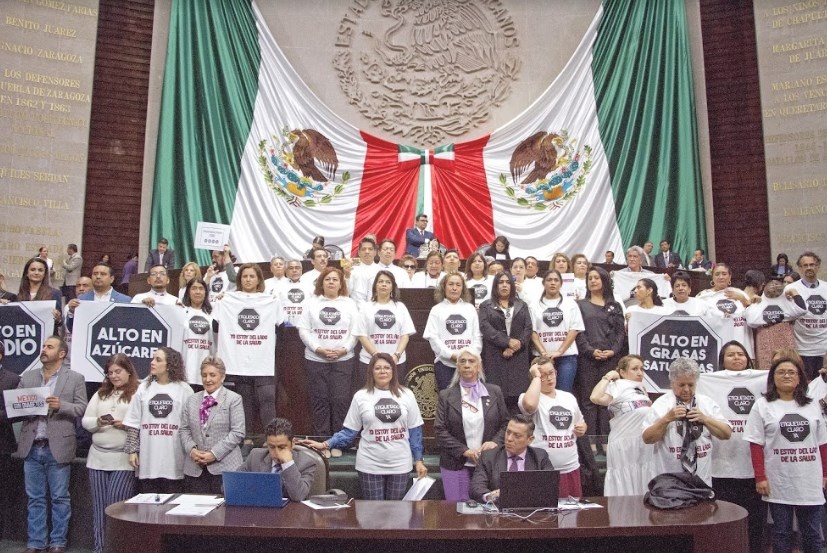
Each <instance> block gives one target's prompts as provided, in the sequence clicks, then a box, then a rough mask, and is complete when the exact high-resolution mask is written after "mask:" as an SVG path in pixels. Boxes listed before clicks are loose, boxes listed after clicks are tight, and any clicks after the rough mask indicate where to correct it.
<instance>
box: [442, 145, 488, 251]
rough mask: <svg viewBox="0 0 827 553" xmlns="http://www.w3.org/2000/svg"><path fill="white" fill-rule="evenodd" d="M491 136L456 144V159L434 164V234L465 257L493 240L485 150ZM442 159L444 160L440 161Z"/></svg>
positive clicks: (446, 245)
mask: <svg viewBox="0 0 827 553" xmlns="http://www.w3.org/2000/svg"><path fill="white" fill-rule="evenodd" d="M489 138H490V135H488V136H483V137H482V138H478V139H476V140H472V141H470V142H463V143H461V144H455V145H454V162H453V163H446V162H445V161H444V160H440V159H439V158H437V159H436V160H435V161H434V165H433V166H432V170H431V175H432V179H433V191H432V196H433V206H434V215H433V220H434V234H435V235H436V237H437V238H438V239H439V241H440V242H441V243H442V244H444V245H445V247H447V248H456V249H457V250H459V255H460V257H462V258H467V257H468V256H469V255H471V254H472V253H474V251H475V250H476V249H477V248H479V247H480V246H481V245H483V244H490V243H491V242H492V241H493V240H494V215H493V210H492V207H491V196H490V195H489V193H488V181H487V179H486V175H485V165H484V162H483V157H482V152H483V150H484V149H485V146H486V145H487V144H488V139H489ZM440 161H442V162H440Z"/></svg>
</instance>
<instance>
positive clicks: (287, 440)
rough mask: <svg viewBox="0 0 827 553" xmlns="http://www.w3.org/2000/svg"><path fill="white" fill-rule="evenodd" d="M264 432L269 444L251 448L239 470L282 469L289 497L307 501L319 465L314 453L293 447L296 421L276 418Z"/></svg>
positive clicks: (270, 470)
mask: <svg viewBox="0 0 827 553" xmlns="http://www.w3.org/2000/svg"><path fill="white" fill-rule="evenodd" d="M264 434H265V436H266V442H265V443H266V444H267V447H266V448H263V447H258V448H256V449H254V450H252V451H251V452H250V455H248V456H247V460H246V461H244V464H243V465H241V468H239V469H238V470H239V471H241V472H280V473H281V484H282V487H283V488H284V493H286V494H287V497H289V498H290V501H304V500H305V499H307V498H308V497H310V490H311V488H312V485H313V480H314V478H316V465H315V463H314V462H313V459H311V458H310V455H311V454H309V453H306V452H305V451H300V450H297V449H296V450H294V449H293V425H292V424H291V422H290V421H289V420H287V419H283V418H275V419H273V421H272V422H271V423H270V424H268V425H267V429H266V430H265V431H264Z"/></svg>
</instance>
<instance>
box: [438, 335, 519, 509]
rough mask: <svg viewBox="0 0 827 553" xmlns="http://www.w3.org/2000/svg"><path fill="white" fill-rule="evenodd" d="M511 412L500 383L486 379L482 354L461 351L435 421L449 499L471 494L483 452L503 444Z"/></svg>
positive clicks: (442, 392)
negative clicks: (476, 469) (506, 404)
mask: <svg viewBox="0 0 827 553" xmlns="http://www.w3.org/2000/svg"><path fill="white" fill-rule="evenodd" d="M508 416H509V415H508V409H507V408H506V406H505V400H504V399H503V393H502V390H500V387H499V386H497V385H496V384H490V383H486V382H485V374H484V373H483V370H482V359H481V358H480V356H479V355H478V354H477V353H476V352H474V351H472V350H469V349H464V350H462V351H460V352H459V357H458V359H457V372H456V373H455V374H454V378H453V379H452V380H451V384H450V385H449V386H448V387H447V388H445V389H444V390H442V391H441V392H440V393H439V404H438V405H437V411H436V422H434V435H435V436H436V441H437V446H438V447H439V471H440V474H441V475H442V487H443V489H444V491H445V499H447V500H448V501H466V500H467V499H468V498H469V497H470V496H469V490H470V487H471V477H472V476H473V474H474V469H475V468H476V466H477V462H478V461H479V458H480V454H481V453H482V452H483V451H485V450H487V449H492V448H494V447H497V446H498V445H502V442H503V435H504V431H505V425H506V424H507V423H508Z"/></svg>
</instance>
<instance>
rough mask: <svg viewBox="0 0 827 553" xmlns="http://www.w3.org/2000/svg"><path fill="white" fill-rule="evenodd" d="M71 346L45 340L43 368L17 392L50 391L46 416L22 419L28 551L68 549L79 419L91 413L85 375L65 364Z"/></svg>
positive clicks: (30, 375)
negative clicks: (67, 537) (27, 498)
mask: <svg viewBox="0 0 827 553" xmlns="http://www.w3.org/2000/svg"><path fill="white" fill-rule="evenodd" d="M67 351H68V347H67V346H66V342H64V341H63V340H61V339H60V338H58V337H56V336H52V337H50V338H47V339H46V342H45V343H44V344H43V351H42V353H41V354H40V362H41V363H42V364H43V367H42V369H41V370H32V371H28V372H25V373H23V375H22V376H21V378H20V384H19V385H18V388H37V387H48V388H49V395H48V396H46V403H47V404H48V407H49V411H48V413H47V414H46V415H44V416H30V417H26V418H25V419H24V420H23V427H22V429H21V431H20V442H19V443H18V446H17V455H18V457H20V458H21V459H24V462H23V467H24V469H23V473H24V476H25V483H26V495H28V496H29V509H28V536H29V537H28V540H27V543H26V547H28V549H26V552H27V553H34V552H37V551H43V550H45V549H46V546H47V544H48V545H49V549H48V551H49V553H64V552H65V551H66V536H67V533H68V530H69V519H70V518H71V516H72V506H71V501H70V498H69V477H70V475H71V469H72V465H71V463H72V459H74V457H75V449H76V447H77V440H76V439H75V420H76V418H77V417H80V416H81V415H83V413H84V411H85V410H86V402H87V398H86V385H85V383H84V380H83V376H82V375H81V374H79V373H76V372H74V371H72V370H70V369H69V368H68V367H64V366H63V360H64V359H65V358H66V353H67ZM47 497H48V498H50V499H51V502H52V512H51V519H52V532H51V534H49V533H48V528H47V524H46V521H47V518H48V513H47V511H46V506H47Z"/></svg>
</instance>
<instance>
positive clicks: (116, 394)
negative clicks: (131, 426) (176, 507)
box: [81, 353, 138, 553]
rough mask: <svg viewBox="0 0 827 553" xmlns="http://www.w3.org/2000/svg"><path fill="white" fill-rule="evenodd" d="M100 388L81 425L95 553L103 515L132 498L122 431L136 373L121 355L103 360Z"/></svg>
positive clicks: (132, 485)
mask: <svg viewBox="0 0 827 553" xmlns="http://www.w3.org/2000/svg"><path fill="white" fill-rule="evenodd" d="M104 372H105V375H104V379H103V383H101V387H100V389H99V390H98V391H97V393H95V394H94V395H93V396H92V398H91V399H90V400H89V404H88V405H87V406H86V413H84V415H83V419H82V420H81V424H82V425H83V427H84V428H85V429H86V430H88V431H89V432H91V433H92V447H91V448H89V454H88V455H87V457H86V468H87V469H88V470H89V485H90V486H91V488H92V532H93V534H94V536H95V553H101V552H102V551H103V544H104V542H105V539H104V530H105V529H106V515H105V513H104V510H105V509H106V508H107V507H108V506H109V505H112V504H113V503H117V502H118V501H124V500H126V499H129V498H130V497H132V496H133V495H135V469H134V468H133V467H132V465H130V464H129V455H127V454H126V453H125V452H124V446H125V445H126V428H124V425H123V421H124V419H125V418H126V414H127V412H128V411H129V407H130V405H131V403H132V398H133V397H134V395H135V392H136V391H137V389H138V373H137V372H136V371H135V366H134V365H133V364H132V361H131V360H130V359H129V357H127V356H126V355H124V354H123V353H116V354H115V355H113V356H112V357H110V358H109V359H107V360H106V365H104Z"/></svg>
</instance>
